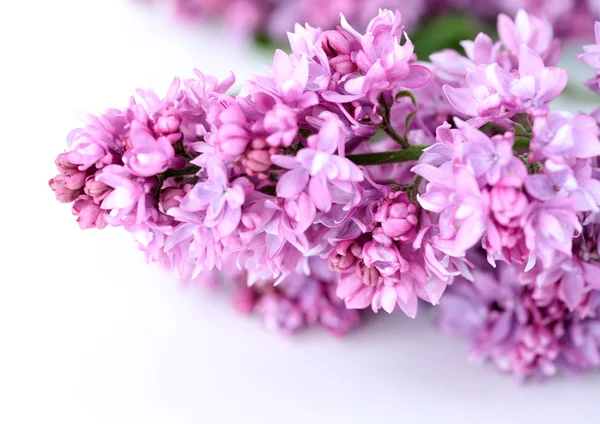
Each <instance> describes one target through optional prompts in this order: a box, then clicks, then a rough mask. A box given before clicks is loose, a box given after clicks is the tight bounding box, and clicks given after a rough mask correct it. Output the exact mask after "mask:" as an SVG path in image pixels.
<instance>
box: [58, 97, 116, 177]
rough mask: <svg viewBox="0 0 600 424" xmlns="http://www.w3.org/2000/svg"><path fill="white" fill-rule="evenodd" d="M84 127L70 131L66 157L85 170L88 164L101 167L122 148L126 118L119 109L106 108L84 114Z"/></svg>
mask: <svg viewBox="0 0 600 424" xmlns="http://www.w3.org/2000/svg"><path fill="white" fill-rule="evenodd" d="M88 121H89V123H88V124H87V125H86V126H85V127H84V128H79V129H77V130H74V131H71V133H70V134H69V136H68V138H67V145H68V146H69V148H68V150H67V153H66V156H65V157H66V159H67V160H68V161H69V162H71V163H74V164H76V165H79V169H81V170H86V169H88V168H89V167H91V166H96V167H97V168H102V167H103V166H106V165H110V164H111V163H113V161H114V158H113V155H114V154H115V153H117V152H119V151H122V150H123V148H124V147H125V146H124V144H123V143H124V141H125V136H126V124H127V122H126V119H125V115H124V113H123V112H121V111H120V110H117V109H109V110H107V111H106V112H105V113H104V114H103V115H100V116H99V117H95V116H93V115H89V116H88Z"/></svg>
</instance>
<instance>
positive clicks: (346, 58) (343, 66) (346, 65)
mask: <svg viewBox="0 0 600 424" xmlns="http://www.w3.org/2000/svg"><path fill="white" fill-rule="evenodd" d="M329 65H331V67H332V68H333V69H334V70H335V71H336V72H338V73H340V74H341V75H348V74H351V73H352V72H354V71H356V64H355V63H354V62H353V61H352V58H351V57H350V55H347V54H345V55H340V56H336V57H334V58H331V59H330V60H329Z"/></svg>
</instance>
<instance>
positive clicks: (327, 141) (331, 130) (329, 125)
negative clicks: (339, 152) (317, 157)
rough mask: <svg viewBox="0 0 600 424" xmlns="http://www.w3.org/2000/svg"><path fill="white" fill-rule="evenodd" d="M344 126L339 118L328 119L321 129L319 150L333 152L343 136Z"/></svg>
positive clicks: (318, 142) (318, 143)
mask: <svg viewBox="0 0 600 424" xmlns="http://www.w3.org/2000/svg"><path fill="white" fill-rule="evenodd" d="M342 131H343V128H342V127H341V122H340V121H339V119H337V118H335V119H334V118H331V119H328V120H327V121H326V122H325V124H323V126H322V127H321V129H320V130H319V135H318V141H317V146H316V147H317V150H319V151H320V152H325V153H329V154H333V152H335V151H336V149H337V146H338V143H339V141H340V138H343V133H342Z"/></svg>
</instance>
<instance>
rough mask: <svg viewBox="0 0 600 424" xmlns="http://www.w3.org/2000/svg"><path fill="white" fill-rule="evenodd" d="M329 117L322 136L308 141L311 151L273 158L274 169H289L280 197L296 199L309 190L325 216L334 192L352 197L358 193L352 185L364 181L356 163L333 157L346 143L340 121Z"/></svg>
mask: <svg viewBox="0 0 600 424" xmlns="http://www.w3.org/2000/svg"><path fill="white" fill-rule="evenodd" d="M328 117H329V119H328V120H327V121H326V122H325V124H324V125H323V126H322V127H321V129H320V130H319V133H318V134H315V135H312V136H310V137H309V139H308V147H306V148H304V149H301V150H300V151H298V153H296V156H295V157H291V156H284V155H274V156H272V157H271V159H272V161H273V163H274V164H275V165H278V166H281V167H282V168H286V169H290V171H287V172H286V173H284V174H283V175H282V176H281V178H280V179H279V182H278V183H277V195H278V196H280V197H282V198H284V199H294V198H296V197H297V196H298V195H299V194H300V193H301V192H302V191H303V190H304V189H305V188H306V187H307V186H308V193H309V195H310V198H311V200H312V202H313V203H314V205H315V206H316V207H317V209H319V210H320V211H323V212H328V211H329V210H330V209H331V207H332V204H333V201H334V200H335V199H333V194H334V189H335V188H337V189H339V190H342V191H344V192H346V193H352V191H354V190H356V188H355V187H354V185H353V184H354V183H356V182H360V181H362V180H363V179H364V176H363V173H362V171H361V170H360V169H359V168H358V167H357V166H356V165H355V164H354V163H352V162H350V161H349V160H348V159H346V158H344V157H342V156H338V155H335V154H334V153H335V151H336V150H338V146H340V145H341V143H343V142H344V130H343V126H342V123H341V122H340V120H339V119H338V118H336V117H335V116H334V115H328Z"/></svg>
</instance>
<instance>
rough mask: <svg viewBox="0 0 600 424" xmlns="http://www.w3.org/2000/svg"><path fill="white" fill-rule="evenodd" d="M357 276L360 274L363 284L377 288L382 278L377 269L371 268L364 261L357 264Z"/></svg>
mask: <svg viewBox="0 0 600 424" xmlns="http://www.w3.org/2000/svg"><path fill="white" fill-rule="evenodd" d="M356 274H358V276H359V277H360V279H361V280H362V282H363V283H364V284H365V285H366V286H369V287H375V286H376V285H377V283H378V282H379V279H380V278H381V274H380V273H379V271H378V270H377V268H369V267H368V266H366V265H365V263H364V262H362V261H360V262H359V263H358V264H356Z"/></svg>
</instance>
